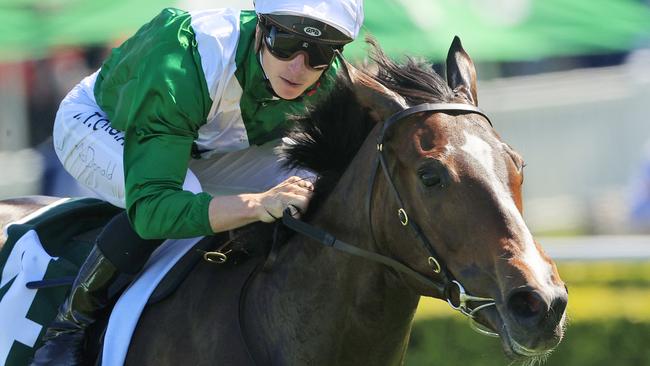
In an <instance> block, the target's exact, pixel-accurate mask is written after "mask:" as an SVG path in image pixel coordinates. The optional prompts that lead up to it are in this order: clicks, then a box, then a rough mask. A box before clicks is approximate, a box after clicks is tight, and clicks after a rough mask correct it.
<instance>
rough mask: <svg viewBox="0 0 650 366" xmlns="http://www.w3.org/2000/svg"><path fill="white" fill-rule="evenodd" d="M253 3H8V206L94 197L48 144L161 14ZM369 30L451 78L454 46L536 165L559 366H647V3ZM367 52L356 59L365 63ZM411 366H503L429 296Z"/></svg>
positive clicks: (490, 2)
mask: <svg viewBox="0 0 650 366" xmlns="http://www.w3.org/2000/svg"><path fill="white" fill-rule="evenodd" d="M166 6H176V7H180V8H183V9H187V10H191V9H200V8H209V7H225V6H232V7H236V8H243V9H250V8H252V0H249V1H237V0H226V1H216V0H212V1H208V0H178V1H162V0H137V1H133V0H110V1H109V0H0V168H1V171H2V172H3V175H2V179H0V198H5V197H13V196H20V195H26V194H38V193H41V194H56V195H72V196H79V195H84V194H88V192H85V191H84V190H83V189H82V188H80V187H78V186H76V185H75V184H74V182H73V181H72V180H71V179H70V177H68V176H67V175H66V173H65V172H62V170H61V167H60V165H58V164H59V163H58V161H57V160H56V158H54V157H53V155H52V151H51V147H50V146H49V145H48V143H47V138H48V137H49V135H50V133H51V128H52V123H53V121H54V115H55V113H56V109H57V107H58V103H59V101H60V100H61V99H62V98H63V96H64V95H65V94H66V93H67V92H68V90H70V89H71V88H72V87H73V86H74V85H75V84H76V83H77V82H78V81H79V80H80V79H81V78H83V77H84V76H85V75H88V74H90V73H91V72H92V71H94V70H95V69H96V68H97V67H99V65H100V64H101V61H102V59H103V58H104V57H105V56H106V54H107V52H108V51H109V50H110V48H111V47H113V46H115V45H118V44H119V43H120V42H121V41H123V40H124V39H125V38H127V37H128V36H129V35H130V34H132V33H133V32H134V31H135V30H136V29H137V28H138V27H139V26H140V25H142V24H144V23H145V22H146V21H147V20H149V19H151V18H152V17H153V16H154V15H155V14H157V13H158V12H159V11H160V10H161V9H162V8H164V7H166ZM365 9H366V20H365V23H364V28H363V33H364V34H365V33H369V34H372V35H373V36H375V37H376V38H377V39H378V40H379V42H380V44H381V45H382V47H383V48H384V49H385V51H386V52H387V53H388V54H389V55H390V56H391V57H394V58H398V59H399V58H403V57H404V56H405V55H412V56H416V57H420V58H422V59H425V60H427V62H430V63H431V64H432V66H433V67H434V68H436V70H439V71H442V70H443V68H442V66H441V65H440V61H441V60H443V59H444V57H445V55H446V53H447V49H448V47H449V44H450V42H451V40H452V38H453V36H454V35H458V36H460V37H461V39H462V41H463V45H464V47H465V49H466V50H467V51H468V53H469V54H470V55H471V56H472V58H473V59H474V61H475V63H476V66H477V70H478V76H479V104H480V106H481V107H482V108H483V109H484V110H486V111H487V113H489V114H490V116H491V119H492V120H493V122H494V124H495V128H496V130H497V131H498V132H499V133H500V134H501V136H502V137H503V138H504V140H505V141H507V142H508V143H509V144H511V145H512V146H513V147H514V148H515V149H517V150H518V151H519V152H520V153H522V155H523V157H524V159H525V160H526V163H527V167H526V172H525V175H526V178H525V179H526V182H525V185H524V207H525V210H524V215H525V219H526V221H527V223H528V225H529V227H530V228H531V230H532V231H533V233H534V234H535V235H536V238H537V239H538V241H539V242H540V243H541V244H542V245H543V246H545V248H546V249H547V251H548V253H549V254H550V255H551V256H552V257H553V258H555V259H556V260H558V263H559V269H560V274H561V276H562V277H563V279H564V280H565V281H566V283H567V284H568V286H569V291H570V299H569V310H568V311H569V317H570V321H569V327H568V329H567V333H566V337H565V340H564V341H563V343H562V344H561V345H560V346H559V347H558V349H557V351H556V352H555V353H553V354H552V355H551V356H550V357H549V359H548V361H547V364H548V365H554V366H555V365H558V366H564V365H576V366H577V365H585V366H587V365H589V366H595V365H625V366H627V365H629V366H632V365H635V366H638V365H650V346H649V345H650V305H648V304H650V237H649V236H648V234H649V233H650V120H649V118H648V113H649V112H648V109H647V105H648V102H649V101H650V5H649V1H646V0H366V1H365ZM366 50H367V48H366V46H365V44H364V42H363V41H362V40H358V41H355V42H354V43H353V44H352V45H350V46H349V47H346V51H345V54H346V55H347V56H348V57H349V58H350V59H352V60H353V61H354V62H357V63H363V62H365V61H367V57H366V54H365V52H366ZM406 364H407V365H410V366H415V365H437V366H444V365H479V366H480V365H507V364H509V361H508V360H506V359H505V358H504V356H503V352H502V351H501V348H500V344H499V342H498V340H495V339H491V338H486V337H483V336H480V335H478V334H476V333H474V332H473V331H472V330H471V329H470V328H469V327H468V325H467V323H466V320H465V319H464V318H461V317H460V316H459V315H458V314H456V313H454V312H452V311H451V310H450V309H448V306H447V305H446V304H445V303H443V302H441V301H434V300H431V299H422V301H421V304H420V307H419V309H418V313H417V315H416V322H415V324H414V327H413V333H412V336H411V341H410V348H409V351H408V359H407V362H406Z"/></svg>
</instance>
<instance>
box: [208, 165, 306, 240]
mask: <svg viewBox="0 0 650 366" xmlns="http://www.w3.org/2000/svg"><path fill="white" fill-rule="evenodd" d="M312 191H313V186H312V184H311V182H309V181H305V180H301V179H300V178H298V177H290V178H288V179H287V180H285V181H284V182H282V183H280V184H278V185H277V186H275V187H273V188H271V189H270V190H268V191H266V192H262V193H249V194H239V195H232V196H216V197H213V198H212V200H211V201H210V207H209V216H210V226H211V227H212V230H213V231H214V232H215V233H217V232H221V231H226V230H230V229H235V228H238V227H241V226H244V225H247V224H250V223H252V222H255V221H263V222H272V221H273V220H275V219H276V218H280V217H281V216H282V211H283V210H284V209H285V208H287V207H288V206H295V207H296V208H298V210H299V211H300V212H304V211H305V210H306V209H307V204H308V202H309V199H310V198H311V194H312Z"/></svg>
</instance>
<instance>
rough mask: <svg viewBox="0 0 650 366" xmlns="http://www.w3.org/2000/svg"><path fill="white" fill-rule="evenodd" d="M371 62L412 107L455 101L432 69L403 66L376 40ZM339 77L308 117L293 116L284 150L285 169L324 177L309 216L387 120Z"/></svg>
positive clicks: (381, 79)
mask: <svg viewBox="0 0 650 366" xmlns="http://www.w3.org/2000/svg"><path fill="white" fill-rule="evenodd" d="M367 42H368V43H370V45H371V46H372V49H373V50H372V59H373V61H375V63H376V64H377V67H378V71H377V74H376V75H372V77H373V78H374V79H375V80H377V81H378V82H379V83H381V84H383V85H384V86H386V87H387V88H388V89H390V90H392V91H394V92H396V93H398V94H399V95H401V96H402V97H404V99H405V100H406V101H407V102H408V103H409V104H410V105H415V104H420V103H440V102H450V101H451V100H452V99H453V98H454V93H453V91H452V90H451V89H450V88H449V86H448V85H447V83H446V82H445V80H444V79H443V78H442V77H440V75H438V74H437V73H436V72H435V71H434V70H433V68H432V67H431V65H430V64H426V63H424V62H418V61H416V60H414V59H412V58H407V59H406V62H405V63H404V64H398V63H396V62H394V61H392V60H391V59H389V58H388V57H387V56H386V55H385V54H384V53H383V52H382V51H381V49H380V48H379V46H378V45H377V43H376V41H374V40H372V39H367ZM344 74H345V71H344V70H342V71H341V72H340V73H339V77H338V78H337V80H336V83H335V86H334V89H333V90H332V92H331V93H330V94H329V95H328V96H327V97H326V98H324V99H322V100H321V101H320V102H319V103H318V104H315V105H313V106H310V107H308V111H307V113H306V114H305V115H302V116H294V117H292V120H293V121H294V126H295V127H294V128H293V129H292V130H291V131H290V132H289V137H290V138H291V139H292V140H293V141H294V142H295V144H292V145H289V146H285V147H284V148H283V155H284V156H285V157H286V159H287V160H286V166H287V167H290V168H295V167H300V168H307V169H309V170H312V171H314V172H316V173H318V175H319V177H320V178H319V180H318V181H317V182H316V190H315V193H314V197H313V198H312V200H311V202H310V210H309V211H310V212H314V211H315V209H314V208H315V207H316V206H318V205H319V203H320V202H321V201H322V199H323V198H324V197H326V196H327V195H328V194H329V193H330V192H331V191H332V189H333V188H334V186H335V184H336V182H338V180H339V179H340V178H341V176H342V175H343V173H344V172H345V170H346V169H347V167H348V165H349V164H350V162H351V161H352V159H353V158H354V156H355V155H356V154H357V152H358V150H359V148H360V147H361V145H362V144H363V142H364V141H365V139H366V137H367V136H368V134H369V133H370V131H371V130H372V128H373V127H374V126H375V125H376V124H377V123H378V122H380V123H381V122H383V121H376V120H374V119H373V118H372V117H371V115H370V113H369V111H368V110H367V109H365V108H364V107H362V106H361V105H360V103H359V102H358V100H357V99H356V97H355V95H354V92H353V91H352V88H351V85H350V81H349V78H348V77H347V75H344Z"/></svg>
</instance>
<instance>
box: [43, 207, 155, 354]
mask: <svg viewBox="0 0 650 366" xmlns="http://www.w3.org/2000/svg"><path fill="white" fill-rule="evenodd" d="M161 242H162V240H144V239H141V238H140V237H139V236H138V235H137V234H136V233H135V232H134V231H133V229H132V228H131V226H130V224H129V222H128V218H127V217H126V214H125V213H121V214H118V215H117V216H115V217H114V218H113V219H112V220H111V222H109V223H108V225H106V227H105V228H104V230H103V231H102V233H101V234H100V235H99V237H98V238H97V243H96V245H95V246H94V247H93V249H92V250H91V252H90V254H89V255H88V258H87V259H86V261H85V262H84V263H83V265H82V266H81V269H80V270H79V274H78V275H77V278H76V279H75V280H74V283H73V284H72V288H71V289H70V294H69V295H68V298H67V299H66V300H65V302H64V303H63V304H62V305H61V307H60V308H59V314H58V315H57V316H56V318H55V319H54V321H53V322H52V323H51V324H50V327H49V328H48V329H47V331H46V332H45V335H44V336H43V341H44V342H45V344H44V345H43V346H42V347H41V348H39V349H38V350H37V351H36V354H35V355H34V359H33V361H32V364H31V365H32V366H38V365H57V366H59V365H60V366H63V365H65V366H68V365H81V364H82V362H83V345H84V337H85V331H86V329H87V328H88V326H90V325H91V324H93V323H94V322H95V319H96V318H97V316H98V315H101V314H102V311H103V310H104V309H105V308H106V306H107V305H108V304H109V303H110V302H111V301H112V300H113V299H112V296H115V295H117V294H119V293H120V292H121V290H122V289H124V288H125V287H126V286H127V285H128V284H129V283H130V282H131V279H132V278H133V276H134V274H136V273H137V272H138V271H140V269H141V268H142V266H143V265H144V263H145V262H146V260H147V259H148V258H149V256H150V255H151V252H153V250H154V249H155V248H156V247H157V246H158V245H159V244H160V243H161ZM104 253H106V255H104ZM109 258H110V259H109ZM109 287H110V292H109ZM116 287H120V288H116Z"/></svg>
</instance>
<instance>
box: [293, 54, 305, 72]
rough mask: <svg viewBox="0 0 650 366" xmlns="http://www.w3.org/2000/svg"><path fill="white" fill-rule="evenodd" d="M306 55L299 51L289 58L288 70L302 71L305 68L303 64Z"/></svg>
mask: <svg viewBox="0 0 650 366" xmlns="http://www.w3.org/2000/svg"><path fill="white" fill-rule="evenodd" d="M305 62H306V56H305V54H304V53H299V54H297V55H296V57H294V58H293V59H291V60H289V70H290V71H291V72H302V71H303V70H305V69H306V68H307V66H305Z"/></svg>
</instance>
